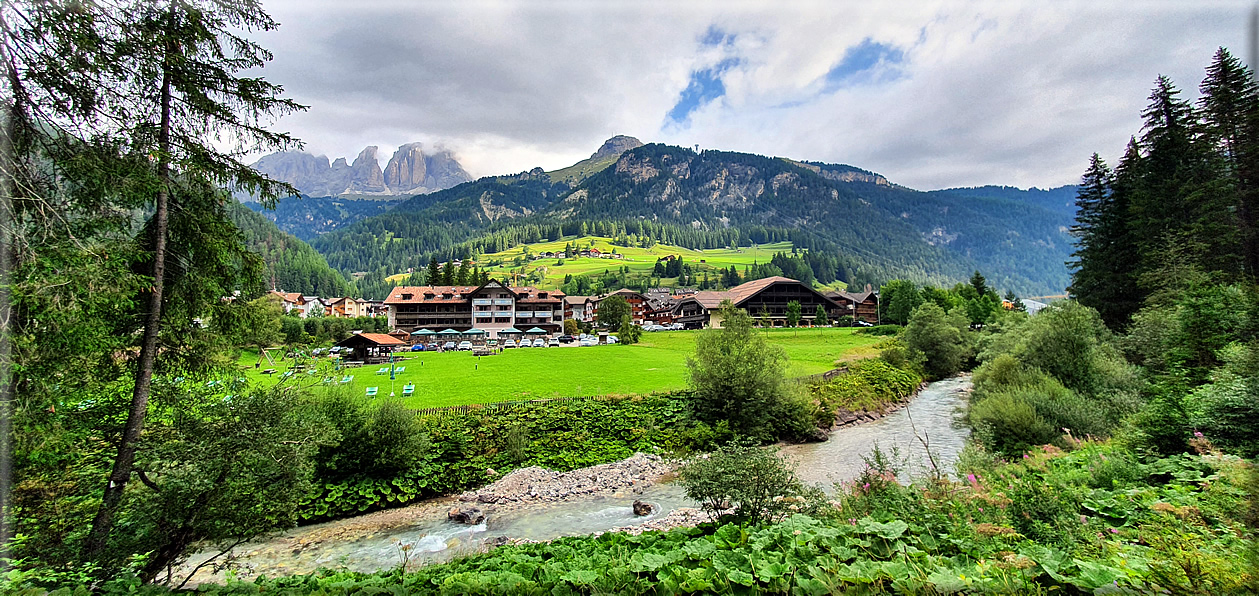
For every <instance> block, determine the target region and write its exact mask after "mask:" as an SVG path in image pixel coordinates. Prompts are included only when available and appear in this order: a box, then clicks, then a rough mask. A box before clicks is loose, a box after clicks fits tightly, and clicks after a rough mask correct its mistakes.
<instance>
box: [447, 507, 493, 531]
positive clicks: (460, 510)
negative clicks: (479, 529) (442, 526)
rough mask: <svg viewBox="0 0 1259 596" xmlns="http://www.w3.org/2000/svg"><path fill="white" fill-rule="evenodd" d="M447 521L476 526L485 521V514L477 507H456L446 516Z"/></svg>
mask: <svg viewBox="0 0 1259 596" xmlns="http://www.w3.org/2000/svg"><path fill="white" fill-rule="evenodd" d="M446 519H449V520H450V521H453V522H455V523H460V524H466V525H469V526H475V525H477V524H479V523H481V522H483V521H485V513H484V512H483V511H481V510H480V509H477V508H476V507H455V508H453V509H451V510H450V512H449V513H447V514H446Z"/></svg>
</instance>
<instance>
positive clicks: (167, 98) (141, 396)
mask: <svg viewBox="0 0 1259 596" xmlns="http://www.w3.org/2000/svg"><path fill="white" fill-rule="evenodd" d="M110 12H111V13H112V14H111V15H109V16H110V18H107V19H102V20H101V23H102V24H105V23H109V24H110V25H108V26H107V28H103V29H100V30H98V32H99V33H100V34H101V37H100V38H99V39H98V42H101V43H102V46H98V47H108V48H109V49H110V55H109V56H108V59H107V60H106V61H103V62H102V64H100V65H98V66H99V67H101V68H104V69H105V71H104V72H107V73H108V74H107V79H108V80H107V81H106V83H107V84H109V85H110V88H111V91H112V92H113V94H112V95H110V96H109V97H108V98H105V97H102V98H101V99H102V100H103V101H102V102H101V104H100V105H99V106H98V107H97V109H99V110H100V111H99V112H97V113H96V114H95V116H96V117H99V118H101V119H104V120H106V121H108V122H110V123H112V125H113V126H119V127H125V128H126V129H128V132H129V133H130V134H131V141H132V144H133V145H134V149H136V150H142V151H148V152H151V153H152V155H154V156H155V159H154V161H153V167H154V169H155V170H154V177H155V181H156V184H155V185H154V188H155V193H154V199H153V206H154V214H153V216H152V218H151V220H150V222H149V225H148V226H147V227H146V232H147V233H148V234H149V238H148V240H147V242H146V245H147V246H148V250H149V252H150V254H151V255H152V261H151V265H152V269H151V273H152V280H153V281H152V284H151V288H150V291H149V296H148V307H147V313H146V316H145V321H144V326H143V329H144V331H143V335H142V340H141V344H140V354H139V358H138V363H137V369H136V379H135V385H134V390H133V392H132V398H131V408H130V412H129V414H128V418H127V422H126V424H125V426H124V431H123V436H122V440H121V442H120V443H119V445H118V451H117V456H116V457H115V460H114V466H113V471H112V472H111V473H110V476H109V480H108V481H107V482H106V485H105V489H104V494H103V497H102V502H101V505H100V508H99V509H98V511H97V515H96V518H95V520H94V521H93V524H92V530H91V533H90V535H89V537H88V540H87V542H86V546H85V551H84V552H85V554H86V555H87V557H88V558H89V559H98V558H99V557H100V556H101V555H103V554H104V553H105V552H106V549H107V547H108V539H109V536H110V533H111V531H112V529H113V514H114V512H115V510H116V509H117V508H118V505H119V503H120V502H121V500H122V497H123V492H124V490H125V488H126V485H127V484H128V482H129V481H130V479H131V476H132V471H133V467H134V460H135V455H136V450H137V448H138V444H139V440H140V433H141V430H142V429H143V426H144V419H145V415H146V413H147V410H148V402H149V396H150V393H151V383H152V378H153V373H154V370H155V368H156V364H157V351H158V339H159V334H160V333H161V329H162V321H163V318H162V309H163V306H164V304H165V300H164V291H165V290H166V289H167V288H166V284H167V281H168V271H167V258H166V257H167V246H168V244H167V243H168V241H169V240H170V233H171V227H170V223H171V213H172V212H174V213H176V214H177V215H179V214H183V213H185V211H184V209H185V208H186V206H184V205H181V204H179V203H178V200H179V197H180V196H181V195H183V194H185V193H189V191H191V193H190V194H191V195H194V196H196V195H198V194H199V193H198V191H197V190H196V187H199V186H203V184H202V183H204V184H213V185H223V186H231V187H235V188H242V189H245V190H249V191H251V192H255V193H257V194H259V195H260V197H261V199H262V200H263V201H264V202H265V203H267V204H274V201H275V199H276V198H277V197H278V196H281V195H288V194H296V193H295V191H294V189H293V188H292V187H291V186H289V185H287V184H281V183H277V182H275V181H272V180H270V179H268V178H266V177H265V176H263V175H261V174H259V173H258V172H256V171H255V170H253V169H252V168H250V167H248V166H247V165H245V164H244V163H242V162H241V161H240V159H241V158H242V157H244V155H246V154H248V153H249V152H251V151H254V150H257V149H263V150H267V149H286V148H288V147H289V146H291V145H293V144H294V143H295V140H294V139H292V138H291V137H290V136H288V135H287V134H283V133H275V132H272V131H269V130H267V129H266V128H265V127H264V126H263V125H262V122H265V121H267V120H269V119H270V118H272V117H275V116H278V115H282V114H285V113H288V112H292V111H294V110H299V109H302V106H300V105H298V104H296V103H295V102H293V101H291V100H288V99H284V98H282V97H280V92H281V89H280V87H279V86H277V85H274V84H271V83H268V82H266V81H265V80H263V79H260V78H252V77H240V76H237V73H239V72H240V71H243V70H248V69H252V68H259V67H262V66H263V65H264V64H265V63H266V62H267V61H268V60H270V58H271V55H270V53H269V52H267V51H266V50H265V49H263V48H262V47H261V46H259V45H258V44H257V43H255V42H253V41H251V40H250V39H248V38H247V37H245V36H244V34H243V32H248V31H259V30H261V31H267V30H271V29H275V28H276V27H277V23H276V22H275V21H273V20H272V19H271V17H269V16H268V15H267V14H266V13H265V12H263V11H262V8H261V6H260V5H258V3H257V2H254V1H252V0H244V1H227V0H205V1H200V2H169V3H156V4H154V3H144V2H137V3H133V4H124V5H121V6H117V7H113V8H112V10H110ZM70 58H71V57H66V59H70ZM92 124H93V125H97V124H98V123H92ZM225 137H227V138H233V139H235V140H236V142H237V143H239V144H240V146H241V148H240V149H238V150H235V151H233V152H223V151H220V150H218V149H216V148H215V147H214V146H213V145H212V144H211V143H212V139H216V138H225ZM185 181H186V182H185ZM189 183H190V184H189ZM181 184H186V185H185V186H184V188H182V189H181V188H180V185H181ZM190 187H191V188H190Z"/></svg>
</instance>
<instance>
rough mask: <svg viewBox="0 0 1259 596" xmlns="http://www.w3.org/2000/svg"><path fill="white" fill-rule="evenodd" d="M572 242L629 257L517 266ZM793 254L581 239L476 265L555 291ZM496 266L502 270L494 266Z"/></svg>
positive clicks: (762, 248) (766, 247)
mask: <svg viewBox="0 0 1259 596" xmlns="http://www.w3.org/2000/svg"><path fill="white" fill-rule="evenodd" d="M570 242H571V243H575V244H577V245H579V246H580V247H581V248H582V249H587V248H591V243H592V242H593V243H594V244H593V248H597V249H599V251H600V252H609V253H610V252H612V249H614V248H615V249H616V251H617V252H618V253H620V254H623V255H625V258H624V259H583V258H577V259H564V262H563V264H562V265H561V264H559V260H558V259H539V260H536V261H522V265H516V264H515V263H516V259H517V258H519V257H522V256H523V255H525V254H526V251H527V252H528V253H530V254H535V255H536V254H541V253H544V252H559V251H563V250H564V245H565V244H566V243H570ZM790 251H791V243H790V242H776V243H773V244H761V245H759V246H755V247H748V246H745V247H740V248H719V249H711V250H694V249H690V248H682V247H679V246H671V245H668V244H657V245H655V246H653V247H651V248H637V247H627V246H615V245H613V244H612V239H611V238H607V237H603V236H585V237H582V238H568V239H565V240H557V241H555V242H541V243H537V244H526V245H521V246H517V247H515V248H513V249H511V250H507V251H503V252H499V253H492V254H486V255H481V257H480V258H479V259H478V260H477V264H478V266H480V267H482V268H484V269H485V270H486V271H488V272H489V274H490V276H491V277H495V278H498V279H502V278H504V277H510V276H511V275H519V276H526V275H528V274H530V273H532V272H534V271H541V273H542V274H543V282H542V283H541V284H540V285H539V287H541V288H543V289H556V288H559V287H560V285H561V284H562V283H563V282H564V276H566V275H572V276H574V277H576V276H580V275H590V274H594V275H600V274H602V273H603V272H604V270H609V271H616V270H618V269H620V268H621V267H629V268H630V272H629V277H631V278H634V277H640V278H641V277H650V276H651V274H652V270H653V269H654V268H655V267H656V261H657V260H658V259H660V257H663V256H666V255H679V256H681V257H682V259H683V260H684V261H685V262H687V263H690V264H691V266H692V267H696V268H698V269H697V271H699V272H700V274H701V275H702V273H703V272H704V271H709V272H710V273H713V274H715V273H716V271H717V270H718V269H725V268H728V267H730V266H731V265H734V266H735V268H737V269H738V270H739V273H742V272H743V268H744V267H745V266H747V265H751V264H753V263H767V262H769V260H770V259H771V258H772V257H773V256H774V253H778V252H790ZM701 261H702V262H701ZM491 263H499V264H498V265H493V266H490V264H491ZM406 277H407V274H399V275H392V276H390V277H389V278H388V279H389V280H390V281H394V282H402V281H403V280H404V279H405V278H406ZM676 281H677V280H676V278H665V279H663V280H661V285H662V286H664V287H669V286H672V285H674V282H676ZM840 285H842V284H840Z"/></svg>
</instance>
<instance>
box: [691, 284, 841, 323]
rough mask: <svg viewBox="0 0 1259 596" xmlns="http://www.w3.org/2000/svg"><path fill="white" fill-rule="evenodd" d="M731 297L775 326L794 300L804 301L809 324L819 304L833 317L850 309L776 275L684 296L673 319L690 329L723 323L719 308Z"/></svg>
mask: <svg viewBox="0 0 1259 596" xmlns="http://www.w3.org/2000/svg"><path fill="white" fill-rule="evenodd" d="M727 300H729V301H730V303H731V304H733V305H734V306H736V307H738V308H741V309H743V310H744V311H746V312H747V313H748V314H749V315H752V317H754V318H756V319H758V320H765V321H767V322H768V324H770V325H772V326H775V327H780V326H785V325H786V323H787V305H788V304H789V303H791V302H793V301H794V302H799V303H800V323H802V324H805V325H808V324H811V323H812V321H813V317H814V316H815V314H816V313H817V307H818V306H819V305H820V306H821V307H822V310H824V311H825V312H826V316H827V318H828V319H830V320H832V321H834V320H835V319H837V318H839V317H840V316H841V315H845V314H849V312H850V311H849V310H848V309H847V307H846V305H841V304H839V303H837V302H836V301H835V300H833V299H831V298H830V297H828V296H825V295H823V294H822V293H820V292H818V291H817V290H814V289H813V288H811V287H809V286H807V285H805V284H803V283H801V282H799V281H796V280H794V279H790V278H786V277H777V276H776V277H767V278H764V279H758V280H754V281H749V282H747V283H744V284H741V285H738V286H735V287H733V288H730V289H729V290H725V291H720V292H713V291H700V292H696V293H695V294H693V295H691V296H689V297H686V298H682V299H680V300H678V301H677V302H675V303H674V306H673V321H674V322H677V323H682V324H683V325H685V326H686V328H687V329H700V328H703V327H706V326H711V327H720V326H721V320H720V316H719V315H718V312H717V311H718V310H720V308H721V303H722V302H725V301H727Z"/></svg>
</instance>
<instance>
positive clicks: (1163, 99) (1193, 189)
mask: <svg viewBox="0 0 1259 596" xmlns="http://www.w3.org/2000/svg"><path fill="white" fill-rule="evenodd" d="M1179 96H1180V90H1179V89H1177V88H1176V86H1175V85H1174V84H1173V83H1172V82H1171V80H1170V79H1168V78H1167V77H1165V76H1160V77H1158V79H1157V80H1156V82H1155V86H1154V90H1153V91H1152V92H1151V93H1150V104H1149V106H1148V107H1146V109H1145V110H1144V111H1143V112H1142V113H1141V115H1142V117H1143V118H1144V119H1145V125H1144V126H1143V129H1142V130H1143V134H1142V136H1141V140H1140V147H1141V150H1142V152H1143V159H1142V160H1141V162H1140V163H1141V164H1142V168H1141V172H1140V174H1139V177H1138V180H1139V183H1138V184H1137V185H1136V187H1135V188H1134V191H1135V192H1133V194H1132V203H1131V206H1132V218H1133V227H1134V232H1135V233H1134V234H1133V236H1132V237H1133V238H1134V239H1135V240H1136V241H1137V243H1138V250H1139V253H1140V273H1139V274H1141V275H1149V274H1150V273H1151V272H1153V271H1156V270H1158V269H1160V268H1162V265H1163V264H1164V263H1165V261H1166V259H1165V256H1166V254H1167V251H1168V250H1169V249H1173V250H1176V251H1177V252H1179V253H1180V254H1183V255H1186V256H1187V257H1188V258H1189V259H1191V261H1201V260H1204V259H1209V258H1212V256H1213V254H1218V252H1217V251H1214V250H1212V248H1211V245H1213V244H1219V243H1227V242H1228V238H1227V236H1228V234H1227V232H1226V231H1225V230H1220V229H1218V227H1217V226H1215V225H1213V224H1209V223H1208V222H1207V220H1206V219H1204V218H1209V217H1211V216H1214V215H1216V214H1217V213H1218V206H1217V205H1216V201H1215V200H1214V197H1213V196H1203V195H1202V194H1200V193H1201V191H1202V190H1203V185H1204V184H1205V183H1206V182H1207V181H1208V180H1209V179H1210V177H1211V175H1210V170H1209V168H1208V167H1207V166H1208V164H1207V160H1206V159H1205V153H1204V152H1203V151H1202V148H1201V147H1200V146H1199V145H1198V143H1196V142H1195V139H1194V128H1195V127H1196V120H1195V117H1194V110H1193V107H1192V106H1191V105H1190V104H1189V103H1188V102H1186V101H1185V100H1183V99H1180V97H1179ZM1204 223H1205V224H1207V226H1206V227H1207V228H1209V230H1210V233H1208V230H1204V229H1200V226H1201V225H1203V224H1204ZM1221 235H1223V236H1224V238H1221Z"/></svg>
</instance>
